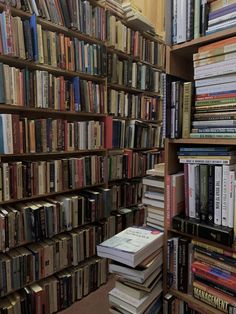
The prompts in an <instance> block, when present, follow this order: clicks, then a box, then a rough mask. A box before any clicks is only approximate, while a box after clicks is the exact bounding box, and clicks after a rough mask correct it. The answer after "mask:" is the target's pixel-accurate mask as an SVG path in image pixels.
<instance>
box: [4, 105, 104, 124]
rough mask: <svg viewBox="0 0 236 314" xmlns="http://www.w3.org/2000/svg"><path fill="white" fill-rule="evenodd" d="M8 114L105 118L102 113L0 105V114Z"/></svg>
mask: <svg viewBox="0 0 236 314" xmlns="http://www.w3.org/2000/svg"><path fill="white" fill-rule="evenodd" d="M3 111H4V112H8V113H15V112H25V113H30V114H35V115H44V116H45V115H47V116H48V115H50V116H64V117H73V118H74V119H77V118H83V119H88V118H93V119H95V120H98V119H101V118H104V117H106V114H102V113H93V112H83V111H80V112H75V111H60V110H55V109H46V108H30V107H22V106H15V105H5V104H0V112H3Z"/></svg>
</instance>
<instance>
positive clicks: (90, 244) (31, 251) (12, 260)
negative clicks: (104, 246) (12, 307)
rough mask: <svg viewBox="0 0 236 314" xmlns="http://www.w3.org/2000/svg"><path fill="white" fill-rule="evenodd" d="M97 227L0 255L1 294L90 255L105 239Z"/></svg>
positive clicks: (93, 253) (59, 236)
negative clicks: (97, 230)
mask: <svg viewBox="0 0 236 314" xmlns="http://www.w3.org/2000/svg"><path fill="white" fill-rule="evenodd" d="M96 229H97V227H96V226H86V227H84V228H82V229H76V230H74V231H73V232H68V233H65V234H60V235H57V236H56V237H54V238H52V239H50V240H44V241H43V242H38V243H33V244H29V245H27V246H24V247H19V248H16V249H12V250H10V251H8V252H7V253H5V254H1V267H0V268H1V269H0V271H1V274H2V280H1V284H0V287H1V296H4V295H6V294H9V293H11V292H13V291H14V290H18V289H20V288H22V287H24V286H26V285H28V284H30V283H33V282H35V281H38V280H40V279H43V278H46V277H48V276H50V275H53V274H54V273H56V272H58V271H60V270H63V269H65V268H67V267H69V266H77V265H78V263H79V262H81V261H83V260H85V259H87V258H89V257H93V256H94V255H95V254H96V245H97V244H99V243H100V242H101V241H104V240H105V238H103V235H102V234H100V233H99V232H96Z"/></svg>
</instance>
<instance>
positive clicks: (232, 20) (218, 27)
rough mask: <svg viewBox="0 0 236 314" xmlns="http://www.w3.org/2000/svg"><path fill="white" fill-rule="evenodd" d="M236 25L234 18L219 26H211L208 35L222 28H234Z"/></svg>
mask: <svg viewBox="0 0 236 314" xmlns="http://www.w3.org/2000/svg"><path fill="white" fill-rule="evenodd" d="M235 24H236V18H235V17H234V18H232V19H231V20H229V21H225V22H221V23H219V24H215V25H211V26H209V27H208V29H207V31H206V33H207V34H208V33H210V32H212V31H216V30H220V29H222V28H226V27H230V26H234V25H235Z"/></svg>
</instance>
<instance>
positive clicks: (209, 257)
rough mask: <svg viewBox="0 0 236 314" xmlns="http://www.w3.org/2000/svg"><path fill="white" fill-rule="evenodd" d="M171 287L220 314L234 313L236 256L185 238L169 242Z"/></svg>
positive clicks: (169, 282) (169, 281)
mask: <svg viewBox="0 0 236 314" xmlns="http://www.w3.org/2000/svg"><path fill="white" fill-rule="evenodd" d="M167 260H168V265H167V267H168V285H169V286H170V287H172V288H174V289H176V290H179V291H182V292H185V293H187V292H188V293H189V294H193V296H194V297H195V298H196V299H198V300H200V301H202V302H204V303H206V304H208V305H210V306H212V307H213V308H215V309H218V310H219V311H222V312H224V313H226V312H227V313H228V312H230V311H234V310H235V300H236V299H235V297H236V294H235V290H236V287H235V253H233V252H230V251H227V250H223V249H220V248H219V247H215V246H212V245H208V244H206V243H203V242H200V241H195V240H192V242H191V241H190V240H189V239H188V238H184V237H173V238H170V239H169V240H168V256H167Z"/></svg>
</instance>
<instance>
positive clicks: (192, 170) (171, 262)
mask: <svg viewBox="0 0 236 314" xmlns="http://www.w3.org/2000/svg"><path fill="white" fill-rule="evenodd" d="M209 143H210V142H209ZM209 143H208V144H207V145H204V143H203V144H202V145H200V144H198V145H190V144H189V143H186V144H185V143H184V141H182V142H181V143H178V142H176V143H174V142H170V141H167V145H166V150H167V151H168V152H169V153H168V152H167V155H166V168H165V170H166V192H165V193H166V195H165V196H166V205H165V206H166V208H165V213H166V214H165V226H166V241H165V246H164V257H165V258H166V260H165V265H166V266H165V267H166V271H165V273H166V275H167V276H166V278H165V279H166V281H164V282H165V285H164V291H165V292H168V294H167V295H166V296H165V299H164V304H166V306H167V308H169V309H170V308H174V307H177V308H178V310H176V311H173V313H188V311H186V307H187V306H188V307H190V308H192V309H193V310H194V311H195V312H193V313H198V312H199V313H208V314H209V313H212V314H213V313H234V312H235V311H236V306H235V304H236V250H235V231H236V228H235V226H236V216H235V213H236V193H235V191H236V190H235V189H236V181H235V179H236V159H235V153H236V150H235V148H234V147H233V146H228V145H226V144H225V145H223V144H222V145H217V146H216V145H215V143H213V142H212V144H213V145H209ZM182 310H183V311H182ZM178 311H179V312H178ZM167 313H170V312H167ZM171 313H172V312H171ZM191 313H192V312H191Z"/></svg>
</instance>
